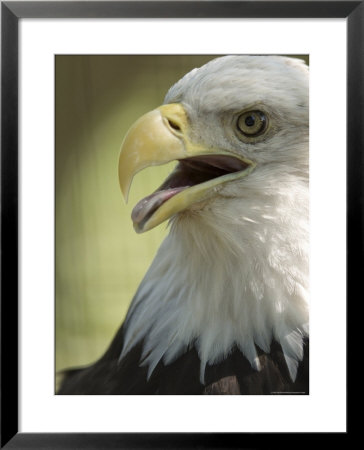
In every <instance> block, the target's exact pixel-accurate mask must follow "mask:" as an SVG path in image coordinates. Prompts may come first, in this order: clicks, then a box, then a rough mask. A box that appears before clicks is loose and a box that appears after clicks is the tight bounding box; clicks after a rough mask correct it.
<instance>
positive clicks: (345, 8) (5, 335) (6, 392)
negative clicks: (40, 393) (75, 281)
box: [1, 1, 364, 449]
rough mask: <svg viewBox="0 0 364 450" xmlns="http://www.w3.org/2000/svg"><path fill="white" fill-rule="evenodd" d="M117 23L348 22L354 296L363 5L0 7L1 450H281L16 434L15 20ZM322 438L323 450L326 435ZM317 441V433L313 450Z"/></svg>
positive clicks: (165, 436)
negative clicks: (154, 20)
mask: <svg viewBox="0 0 364 450" xmlns="http://www.w3.org/2000/svg"><path fill="white" fill-rule="evenodd" d="M118 17H120V18H268V19H270V18H346V19H347V76H348V78H347V79H348V84H347V180H348V184H347V287H348V288H347V303H349V300H350V298H352V300H354V296H355V297H356V296H357V292H361V289H359V286H360V284H359V282H360V281H361V280H362V276H363V275H362V274H363V273H364V270H363V269H364V264H363V217H364V216H363V202H364V197H363V191H364V189H363V179H362V173H363V170H364V164H363V149H364V1H213V2H211V1H189V2H183V1H169V2H165V1H124V2H120V1H114V2H107V1H104V2H101V1H92V2H89V1H87V2H82V1H79V2H77V1H67V2H61V1H54V2H47V1H44V2H43V1H38V2H32V1H30V2H21V1H20V2H17V1H9V2H7V1H4V2H1V52H2V53H1V65H2V75H1V92H2V95H1V448H9V449H28V448H29V449H30V448H37V449H42V448H47V449H50V448H52V449H68V448H72V449H73V448H77V449H98V448H100V449H103V448H110V449H111V448H112V449H116V448H257V447H261V446H262V445H263V444H266V445H267V443H268V442H270V443H271V442H272V439H273V438H274V439H277V438H278V437H279V438H280V439H281V444H282V445H284V444H288V443H290V444H293V445H295V444H294V442H295V441H296V440H297V434H295V433H291V434H278V433H277V434H272V433H263V434H256V433H216V434H213V433H205V434H204V433H197V434H189V433H184V434H180V433H178V434H171V433H153V434H150V433H138V434H129V433H54V434H53V433H51V434H49V433H19V432H18V400H19V397H18V370H19V366H18V332H19V329H18V262H19V261H18V182H19V181H20V180H19V179H18V55H19V44H18V22H19V20H20V19H22V18H118ZM340 116H341V112H340ZM338 117H339V115H338V116H336V119H337V118H338ZM340 120H341V117H340ZM349 349H350V347H349V346H348V350H349ZM349 430H350V429H349V427H348V431H349ZM348 436H349V433H348V432H346V433H338V436H336V437H335V439H336V443H338V442H339V441H337V439H339V440H341V439H343V438H345V439H347V438H348ZM321 437H322V438H323V439H325V440H326V443H327V436H325V435H324V434H323V435H321ZM310 438H311V435H310V433H305V434H303V435H302V436H301V437H300V441H299V442H300V444H305V443H307V442H308V439H310ZM320 440H321V438H320V435H318V434H316V435H315V444H319V441H320ZM306 441H307V442H306ZM270 445H271V444H270ZM270 445H268V448H270Z"/></svg>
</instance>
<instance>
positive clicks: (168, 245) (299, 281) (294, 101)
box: [121, 57, 309, 382]
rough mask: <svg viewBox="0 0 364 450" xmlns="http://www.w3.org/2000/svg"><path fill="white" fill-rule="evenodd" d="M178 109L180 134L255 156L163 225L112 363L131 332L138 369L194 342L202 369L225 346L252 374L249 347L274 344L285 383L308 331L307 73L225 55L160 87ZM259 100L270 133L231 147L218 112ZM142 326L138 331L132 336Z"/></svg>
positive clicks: (292, 64) (288, 64)
mask: <svg viewBox="0 0 364 450" xmlns="http://www.w3.org/2000/svg"><path fill="white" fill-rule="evenodd" d="M166 101H168V102H175V101H181V102H182V103H183V104H184V105H185V107H186V109H187V110H188V112H189V117H190V122H191V130H192V131H191V136H190V138H191V139H193V140H194V141H196V142H203V143H204V144H205V145H208V146H209V145H211V146H213V147H216V145H218V146H220V148H224V149H225V150H230V151H231V152H238V151H239V152H240V151H241V152H242V153H243V154H244V155H245V156H246V157H248V158H251V159H253V160H255V161H256V162H257V168H256V169H255V170H254V171H253V172H252V173H251V174H249V175H248V176H247V177H245V178H243V179H241V180H239V181H238V182H233V183H230V184H226V185H224V186H222V187H220V189H219V190H218V191H217V192H216V195H215V196H214V197H213V198H211V199H210V200H209V201H206V202H205V203H200V204H198V205H193V207H192V208H191V209H189V210H186V211H184V212H182V213H180V214H178V215H176V216H175V217H173V218H172V220H171V225H170V233H169V235H168V237H167V238H166V239H165V241H164V242H163V244H162V246H161V247H160V249H159V251H158V253H157V255H156V257H155V259H154V261H153V263H152V265H151V267H150V269H149V270H148V272H147V274H146V276H145V278H144V280H143V282H142V283H141V285H140V287H139V289H138V291H137V293H136V295H135V298H134V301H133V304H132V306H131V309H130V311H129V313H128V316H127V319H126V323H125V344H124V348H123V350H122V353H121V358H122V357H124V356H125V354H126V353H128V351H129V350H130V349H131V348H132V347H133V346H134V345H136V344H137V343H138V342H140V341H141V339H144V341H145V348H144V352H143V358H144V361H143V364H147V365H148V366H149V372H148V376H149V375H150V374H151V373H152V371H153V370H154V368H155V367H156V365H157V364H158V362H159V361H160V360H161V359H162V358H164V363H165V364H169V363H171V362H172V361H173V360H174V359H175V358H177V357H178V356H179V355H180V353H181V352H182V351H185V350H186V349H187V348H188V347H189V346H191V345H195V346H196V348H197V351H198V353H199V357H200V359H201V381H202V382H203V381H204V371H205V366H206V364H213V363H216V362H218V361H219V360H221V359H222V358H224V357H226V356H227V355H228V354H229V352H230V351H231V349H232V348H233V346H235V345H237V346H238V347H239V348H240V349H241V351H242V352H243V353H244V355H245V356H246V357H247V359H248V360H249V361H250V363H251V364H252V366H253V367H254V368H255V369H256V370H259V369H260V363H259V358H258V356H257V352H256V345H258V346H259V347H261V348H262V349H263V350H264V351H265V352H269V348H270V343H271V341H272V338H273V337H274V338H275V339H276V340H277V341H278V342H279V343H280V344H281V346H282V349H283V352H284V355H285V359H286V362H287V366H288V369H289V373H290V376H291V378H292V380H295V378H296V374H297V366H298V362H299V361H300V360H301V359H302V355H303V336H306V335H307V334H308V242H309V241H308V208H309V190H308V72H307V69H306V68H305V66H304V65H303V64H301V63H299V62H297V61H294V60H291V59H287V58H279V57H226V58H219V59H216V60H214V61H213V62H211V63H209V64H207V65H206V66H204V67H202V68H200V69H198V70H194V71H192V72H191V73H190V74H188V75H186V77H184V78H183V79H182V80H181V81H180V82H179V83H177V84H176V85H175V86H174V87H173V88H172V89H171V90H170V92H169V93H168V95H167V99H166ZM255 104H259V105H262V104H263V105H266V108H267V109H268V110H269V111H271V114H272V116H274V118H275V119H274V126H275V127H276V129H275V134H273V135H272V136H271V137H270V138H269V140H268V141H265V140H262V141H259V142H257V143H256V144H254V145H242V143H241V142H238V143H237V142H236V139H237V138H236V137H234V136H232V134H231V133H229V130H227V129H226V128H224V126H225V125H224V123H225V122H223V121H222V120H221V117H222V116H221V111H227V110H231V109H235V110H236V109H238V108H240V109H241V110H243V109H244V108H245V107H247V106H249V107H250V106H251V107H252V108H253V107H254V105H255ZM143 330H144V331H143Z"/></svg>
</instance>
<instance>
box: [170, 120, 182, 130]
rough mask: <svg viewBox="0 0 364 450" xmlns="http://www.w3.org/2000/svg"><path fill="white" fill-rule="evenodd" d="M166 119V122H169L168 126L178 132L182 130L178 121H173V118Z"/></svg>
mask: <svg viewBox="0 0 364 450" xmlns="http://www.w3.org/2000/svg"><path fill="white" fill-rule="evenodd" d="M167 120H168V124H169V126H170V127H171V128H173V130H176V131H178V132H180V133H181V132H182V130H181V127H180V126H179V125H178V123H177V122H175V121H174V120H172V119H167Z"/></svg>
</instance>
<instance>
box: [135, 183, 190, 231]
mask: <svg viewBox="0 0 364 450" xmlns="http://www.w3.org/2000/svg"><path fill="white" fill-rule="evenodd" d="M187 187H188V186H182V187H181V186H180V187H175V188H171V189H165V190H162V191H156V192H153V194H150V195H148V196H147V197H145V198H143V199H142V200H140V202H138V203H137V204H136V205H135V207H134V209H133V211H132V213H131V218H132V220H133V222H134V223H137V224H140V223H141V222H146V221H147V220H148V219H149V218H150V217H151V215H152V214H153V213H154V212H155V211H156V210H157V209H158V208H159V207H160V206H161V205H162V204H163V203H164V202H166V201H167V200H169V199H170V198H171V197H173V196H174V195H176V194H178V192H181V191H183V190H184V189H186V188H187Z"/></svg>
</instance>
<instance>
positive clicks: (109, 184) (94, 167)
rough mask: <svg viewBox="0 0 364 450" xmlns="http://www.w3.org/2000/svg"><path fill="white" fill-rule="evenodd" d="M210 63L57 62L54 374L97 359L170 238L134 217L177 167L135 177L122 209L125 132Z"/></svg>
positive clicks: (180, 58) (87, 58)
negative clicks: (138, 226)
mask: <svg viewBox="0 0 364 450" xmlns="http://www.w3.org/2000/svg"><path fill="white" fill-rule="evenodd" d="M214 57H215V56H213V55H204V56H198V55H189V56H186V55H173V56H170V55H148V56H145V55H140V56H130V55H121V56H120V55H100V56H98V55H80V56H79V55H57V56H56V168H55V170H56V318H55V321H56V360H55V365H56V371H59V370H62V369H64V368H67V367H72V366H80V365H84V364H89V363H91V362H93V361H95V360H96V359H97V358H98V357H100V356H101V355H102V353H103V352H104V351H105V350H106V348H107V346H108V344H109V342H110V340H111V339H112V337H113V335H114V334H115V332H116V330H117V329H118V327H119V326H120V324H121V322H122V321H123V319H124V317H125V314H126V312H127V308H128V306H129V304H130V302H131V300H132V297H133V295H134V293H135V291H136V288H137V286H138V285H139V283H140V281H141V279H142V277H143V275H144V274H145V272H146V270H147V268H148V266H149V265H150V263H151V261H152V259H153V257H154V255H155V252H156V250H157V248H158V247H159V245H160V242H161V241H162V239H163V237H164V236H165V235H166V224H162V225H161V226H159V227H157V228H156V229H154V230H152V231H150V232H148V233H146V234H141V235H138V234H136V233H135V231H134V229H133V226H132V221H131V219H130V214H131V210H132V208H133V206H134V205H135V204H136V202H137V201H139V200H140V199H141V198H142V197H144V196H146V195H148V194H150V193H151V192H152V191H153V190H155V189H156V188H157V187H158V186H159V185H160V184H161V183H162V181H163V180H164V179H165V178H166V176H167V174H168V173H169V172H170V171H171V169H172V168H173V164H172V165H167V166H163V167H158V168H156V167H155V168H151V169H146V170H144V171H143V172H142V173H141V174H139V175H137V176H136V178H135V181H134V183H133V185H132V188H131V193H130V197H129V202H128V205H125V203H124V200H123V198H122V196H121V192H120V188H119V182H118V171H117V166H118V157H119V150H120V146H121V142H122V139H123V137H124V135H125V133H126V131H127V130H128V128H129V127H130V125H132V124H133V122H134V121H135V120H136V119H137V118H138V117H140V116H141V115H142V114H144V113H146V112H148V111H150V110H151V109H154V108H156V107H157V106H158V105H160V104H161V103H162V101H163V98H164V96H165V94H166V92H167V90H168V88H169V87H170V86H171V85H172V84H174V83H175V82H176V81H178V80H179V79H180V78H181V77H182V76H183V75H184V74H185V73H187V72H189V71H190V70H192V69H193V68H194V67H199V66H201V65H203V64H205V63H206V62H207V61H209V60H211V59H213V58H214ZM304 59H306V61H307V57H306V58H304ZM307 62H308V61H307Z"/></svg>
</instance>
